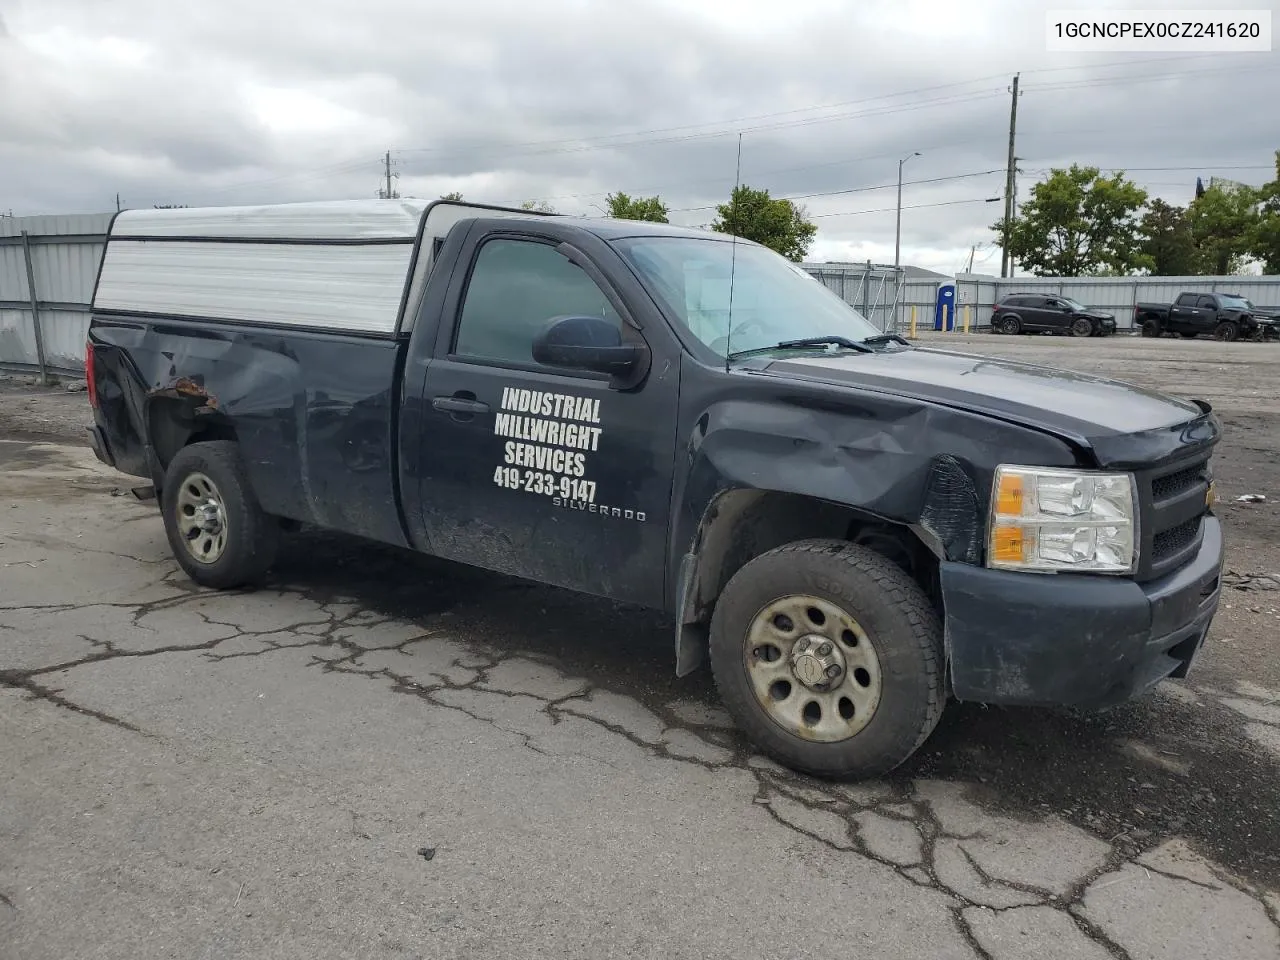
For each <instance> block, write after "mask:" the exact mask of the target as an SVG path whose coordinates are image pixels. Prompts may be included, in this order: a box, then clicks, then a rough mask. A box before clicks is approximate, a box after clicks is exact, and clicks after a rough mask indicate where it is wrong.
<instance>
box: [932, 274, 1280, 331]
mask: <svg viewBox="0 0 1280 960" xmlns="http://www.w3.org/2000/svg"><path fill="white" fill-rule="evenodd" d="M1011 293H1044V294H1058V295H1059V296H1067V297H1071V298H1072V299H1074V300H1078V301H1079V302H1080V303H1083V304H1085V305H1086V306H1089V307H1096V308H1097V309H1098V310H1101V311H1104V312H1106V313H1111V314H1114V315H1115V318H1116V327H1117V328H1118V329H1121V330H1131V329H1133V326H1134V323H1133V308H1134V305H1135V304H1137V303H1163V304H1168V303H1173V301H1174V300H1176V299H1177V297H1178V294H1180V293H1235V294H1239V295H1240V296H1242V297H1245V298H1247V299H1249V300H1251V301H1252V302H1253V303H1254V304H1256V305H1257V306H1259V307H1280V276H1268V277H1079V278H1065V279H1060V278H1057V277H1027V278H1017V279H1004V280H1002V279H1000V278H998V277H984V276H975V275H962V276H960V277H957V278H956V304H957V307H956V309H957V311H958V312H959V311H963V310H964V308H965V306H971V307H972V322H973V324H974V325H975V326H980V327H988V326H990V324H991V308H992V307H993V306H995V304H996V302H997V300H998V299H999V298H1000V297H1003V296H1006V295H1008V294H1011Z"/></svg>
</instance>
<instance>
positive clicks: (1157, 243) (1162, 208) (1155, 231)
mask: <svg viewBox="0 0 1280 960" xmlns="http://www.w3.org/2000/svg"><path fill="white" fill-rule="evenodd" d="M1139 228H1140V230H1141V232H1142V237H1143V241H1142V252H1143V253H1144V254H1146V255H1147V257H1148V258H1149V259H1150V260H1151V264H1150V268H1151V274H1152V276H1156V277H1189V276H1194V275H1196V274H1198V273H1200V272H1201V258H1200V251H1199V250H1198V249H1197V248H1196V242H1195V238H1194V237H1193V236H1192V235H1191V224H1190V223H1188V222H1187V211H1186V209H1185V208H1184V207H1175V206H1174V205H1173V204H1170V203H1165V202H1164V201H1163V200H1161V199H1159V198H1157V199H1155V200H1152V201H1151V205H1150V206H1149V207H1148V208H1147V212H1146V213H1144V214H1143V215H1142V222H1141V224H1140V226H1139Z"/></svg>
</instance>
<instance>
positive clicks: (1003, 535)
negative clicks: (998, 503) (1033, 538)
mask: <svg viewBox="0 0 1280 960" xmlns="http://www.w3.org/2000/svg"><path fill="white" fill-rule="evenodd" d="M1026 546H1027V531H1026V530H1025V529H1024V528H1023V527H1016V526H998V527H996V528H995V530H993V531H992V537H991V554H992V557H993V559H994V560H996V561H997V562H998V563H1022V562H1023V561H1024V560H1025V559H1026Z"/></svg>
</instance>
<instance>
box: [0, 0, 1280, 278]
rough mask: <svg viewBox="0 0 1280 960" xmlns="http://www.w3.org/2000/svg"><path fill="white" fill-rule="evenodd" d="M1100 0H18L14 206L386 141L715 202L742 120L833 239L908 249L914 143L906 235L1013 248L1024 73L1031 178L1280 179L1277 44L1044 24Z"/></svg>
mask: <svg viewBox="0 0 1280 960" xmlns="http://www.w3.org/2000/svg"><path fill="white" fill-rule="evenodd" d="M1241 5H1244V6H1248V4H1240V3H1238V2H1230V0H1229V2H1227V3H1221V2H1215V0H1195V2H1191V3H1178V2H1165V3H1161V4H1159V6H1162V7H1168V8H1176V7H1179V6H1183V7H1195V8H1200V9H1205V8H1219V7H1220V8H1223V9H1230V8H1234V7H1238V6H1241ZM1270 5H1271V4H1269V3H1264V4H1256V3H1255V4H1253V6H1262V7H1267V6H1270ZM1084 6H1086V5H1084V4H1079V3H1076V4H1073V3H1071V2H1070V0H1060V2H1058V3H1043V2H1041V0H972V2H969V3H956V2H954V0H843V2H841V0H786V2H778V0H773V2H764V0H625V2H621V0H522V2H516V0H468V2H465V3H457V2H448V3H444V2H438V0H360V2H352V0H182V2H178V0H0V212H8V211H9V210H12V211H13V212H14V213H15V214H18V215H25V214H35V213H84V212H100V211H104V210H111V209H114V207H115V203H116V195H117V193H118V194H119V196H120V198H121V201H122V202H123V204H124V205H125V206H133V207H138V206H150V205H152V204H156V203H183V204H191V205H203V204H238V203H260V202H279V201H289V200H303V199H317V198H335V197H371V196H375V195H376V192H377V190H378V188H379V186H380V183H381V179H380V177H381V170H382V157H383V154H384V153H385V152H386V151H387V150H390V151H391V156H392V160H393V169H394V171H395V172H396V173H397V174H398V179H397V180H396V181H395V188H396V189H397V190H399V191H400V192H401V193H402V194H403V195H406V196H419V197H435V196H439V195H440V194H441V193H444V192H446V191H451V190H459V191H461V192H462V193H463V194H464V195H465V196H466V197H467V198H468V199H475V200H482V201H487V202H493V203H512V204H515V203H519V202H520V201H523V200H529V199H542V200H546V201H547V202H549V203H550V204H551V205H553V206H554V207H555V208H557V209H558V210H560V211H562V212H566V213H598V212H599V210H598V207H597V205H603V203H604V196H605V194H606V193H608V192H609V191H612V190H619V189H620V190H624V191H626V192H628V193H633V194H635V193H639V194H646V195H648V194H653V193H658V194H660V195H661V196H662V197H663V199H664V200H665V201H666V202H667V203H668V205H669V206H671V207H672V208H673V211H675V212H673V214H672V220H673V221H674V222H679V223H686V224H706V223H709V222H710V221H711V220H712V219H714V216H715V211H714V209H713V208H714V204H716V203H718V202H722V201H723V200H724V199H725V198H726V197H727V195H728V193H729V191H730V189H731V188H732V186H733V182H734V166H735V159H736V154H737V149H738V135H739V133H741V134H742V179H743V182H744V183H747V184H750V185H752V186H758V187H765V188H767V189H769V190H770V191H771V192H772V193H773V194H774V195H775V196H786V197H791V198H800V199H798V201H797V202H801V203H803V204H804V205H805V206H806V207H807V209H808V211H809V213H810V214H811V215H812V216H814V218H815V222H817V223H818V224H819V240H818V242H817V244H816V245H815V246H814V248H813V250H812V251H811V257H810V258H811V259H815V260H835V259H854V260H865V259H871V260H874V261H878V262H889V263H891V262H892V261H893V241H894V204H895V200H896V195H895V187H896V178H897V169H898V161H899V160H900V159H901V158H902V157H904V156H906V155H909V154H912V153H914V152H916V151H919V153H920V156H915V157H912V158H911V159H910V160H909V161H908V162H907V164H906V165H905V167H904V179H905V181H906V186H905V187H904V191H903V207H904V210H903V215H902V219H903V226H902V246H903V254H902V261H903V262H904V263H913V264H918V265H921V266H926V267H930V268H933V269H938V270H942V271H945V272H948V273H950V272H954V271H955V270H957V269H958V268H959V267H961V265H962V264H963V263H964V262H965V261H966V260H967V258H968V256H969V251H970V247H971V245H973V244H977V245H978V250H977V253H976V255H975V258H974V260H975V266H976V269H978V270H980V271H981V270H984V269H992V268H994V271H995V272H997V273H998V272H999V260H1000V258H999V251H998V249H997V248H994V247H993V246H992V245H991V234H990V231H989V230H988V229H987V225H988V224H990V223H991V222H992V221H993V220H994V219H996V217H997V216H998V215H999V212H1000V207H1001V204H1000V203H989V202H984V201H986V200H987V198H992V197H999V196H1001V195H1002V192H1003V182H1004V179H1003V178H1004V174H1003V167H1004V164H1005V157H1006V150H1007V133H1008V122H1009V101H1010V98H1009V94H1008V90H1007V88H1008V85H1009V82H1010V79H1011V77H1012V75H1013V74H1014V73H1015V72H1021V85H1022V88H1023V91H1024V95H1023V96H1022V97H1021V98H1020V100H1019V106H1018V150H1017V152H1018V155H1019V157H1020V158H1021V159H1020V167H1021V168H1022V171H1023V172H1022V173H1021V175H1020V177H1019V187H1018V189H1019V196H1021V197H1025V196H1026V195H1027V192H1028V191H1029V189H1030V187H1031V185H1032V184H1033V183H1034V182H1035V181H1036V179H1037V178H1038V177H1039V176H1040V175H1042V174H1043V173H1044V171H1046V170H1047V169H1048V168H1050V167H1053V166H1056V165H1067V164H1069V163H1071V162H1072V161H1078V162H1081V163H1089V164H1095V165H1097V166H1100V167H1103V168H1123V169H1125V170H1126V171H1128V172H1129V174H1130V175H1131V176H1132V177H1133V178H1134V179H1135V180H1137V181H1139V182H1140V183H1141V184H1143V185H1144V186H1146V187H1147V188H1148V189H1149V190H1150V191H1151V192H1152V193H1153V194H1155V195H1159V196H1163V197H1165V198H1167V199H1169V200H1170V201H1172V202H1178V203H1185V202H1186V201H1187V200H1188V199H1189V198H1190V196H1191V195H1192V191H1193V189H1194V185H1195V178H1196V176H1197V175H1200V176H1203V177H1205V178H1206V180H1207V178H1208V177H1209V176H1222V177H1227V178H1230V179H1237V180H1242V181H1246V182H1252V183H1260V182H1263V181H1264V180H1267V179H1269V178H1270V173H1271V171H1272V170H1273V160H1272V157H1273V155H1274V151H1275V150H1276V149H1277V148H1280V124H1276V123H1274V122H1270V123H1268V122H1264V120H1263V118H1264V117H1266V116H1268V115H1270V116H1271V117H1273V118H1274V116H1275V115H1276V113H1275V111H1276V106H1275V105H1276V103H1277V101H1278V100H1280V57H1277V55H1276V54H1275V53H1251V54H1185V53H1184V54H1177V53H1167V52H1166V53H1152V54H1117V53H1110V54H1079V53H1048V52H1046V50H1045V11H1046V9H1048V8H1051V7H1084ZM1087 6H1089V7H1092V8H1105V7H1108V6H1110V7H1116V8H1123V7H1132V6H1142V4H1135V3H1132V2H1130V3H1113V4H1108V3H1099V2H1095V3H1091V4H1088V5H1087Z"/></svg>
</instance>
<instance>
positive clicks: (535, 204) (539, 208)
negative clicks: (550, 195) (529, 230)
mask: <svg viewBox="0 0 1280 960" xmlns="http://www.w3.org/2000/svg"><path fill="white" fill-rule="evenodd" d="M520 209H521V210H533V211H535V212H536V213H555V212H556V208H555V207H553V206H551V204H549V203H547V201H545V200H526V201H525V202H524V203H522V204H520Z"/></svg>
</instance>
